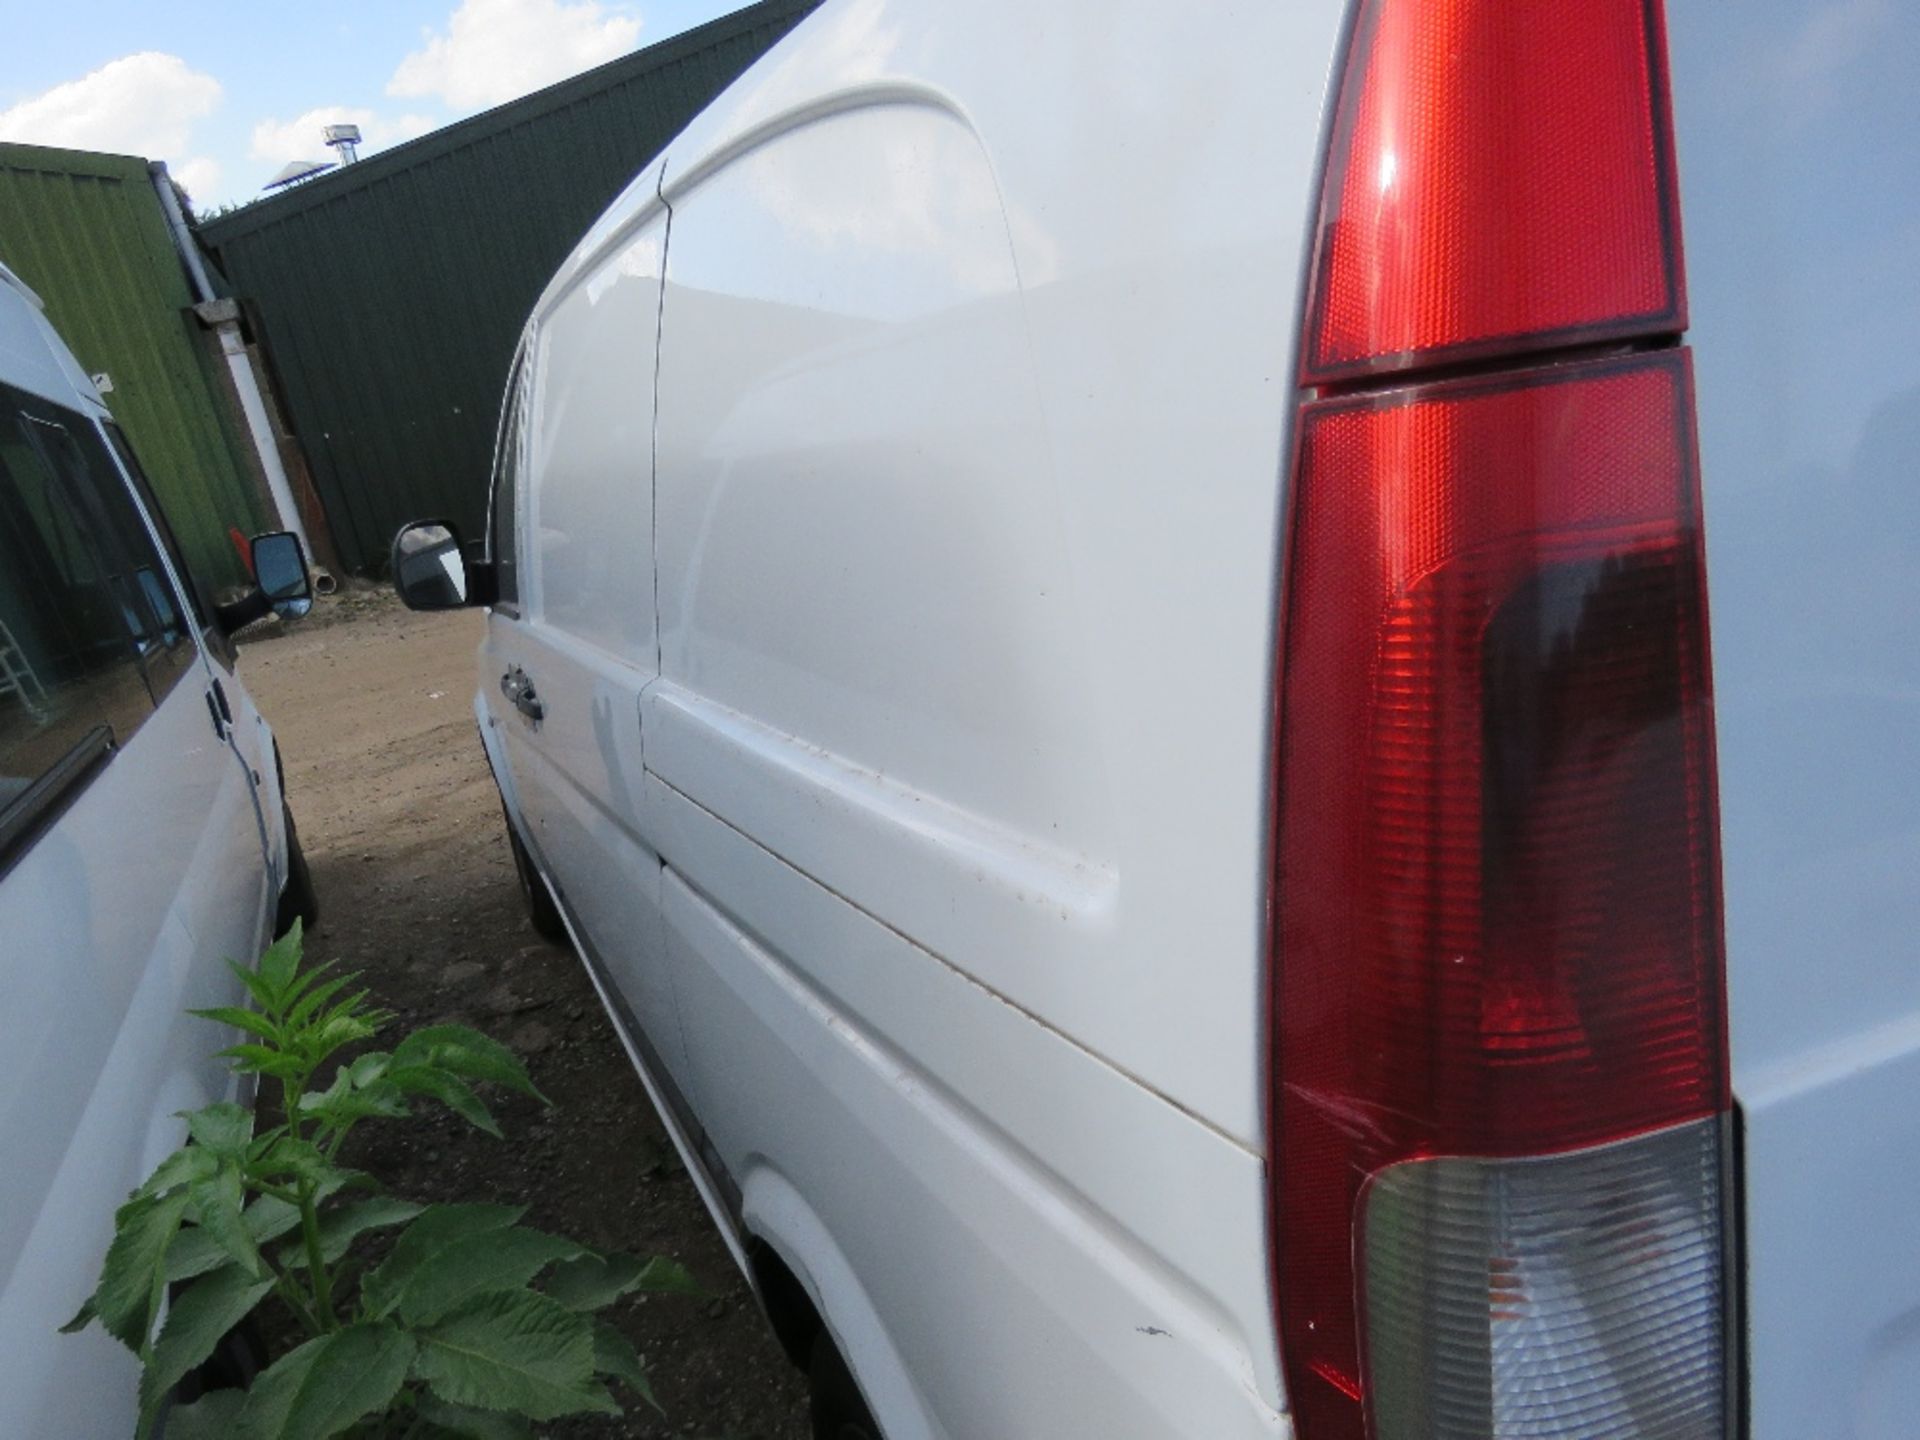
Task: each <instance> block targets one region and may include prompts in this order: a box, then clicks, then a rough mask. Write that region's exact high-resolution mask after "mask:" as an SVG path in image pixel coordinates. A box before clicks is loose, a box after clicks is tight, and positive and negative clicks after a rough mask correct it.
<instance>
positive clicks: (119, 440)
mask: <svg viewBox="0 0 1920 1440" xmlns="http://www.w3.org/2000/svg"><path fill="white" fill-rule="evenodd" d="M101 428H102V429H104V430H105V431H106V433H107V443H108V444H110V445H111V446H112V447H113V453H114V457H115V458H116V459H118V460H119V462H120V468H121V469H122V470H123V471H124V472H125V473H126V475H127V477H128V479H130V480H131V481H132V482H133V489H134V493H135V494H136V495H138V496H139V497H140V504H141V505H142V506H143V507H145V509H146V512H147V515H148V517H149V518H150V519H151V520H152V521H153V528H154V530H155V531H156V532H157V533H158V535H159V537H160V548H161V549H162V550H163V551H164V552H165V553H166V557H167V559H168V561H169V562H171V564H172V565H173V573H174V574H175V575H176V576H178V577H179V579H180V585H181V588H182V589H183V590H185V592H186V604H187V612H188V615H189V617H190V619H191V622H192V624H193V626H194V627H195V628H196V629H198V630H199V632H200V638H201V639H202V640H204V641H205V642H206V649H207V653H208V654H209V655H211V656H213V658H214V659H216V660H218V661H219V662H220V664H221V666H222V667H223V668H224V669H226V671H227V672H228V673H229V674H231V673H232V671H233V667H234V663H235V661H236V660H238V658H239V654H240V652H239V651H238V650H237V649H235V648H234V644H233V642H232V640H230V639H229V638H228V637H227V635H226V633H225V632H224V631H222V630H221V629H220V627H219V626H218V625H215V624H214V623H213V622H212V621H211V620H210V619H209V618H208V617H209V616H211V615H212V614H213V597H212V596H211V595H209V594H208V593H207V586H206V581H205V579H204V578H203V577H202V576H200V575H199V574H197V573H196V572H194V571H191V570H189V569H187V562H186V557H185V555H184V554H183V553H182V552H181V549H180V541H179V540H178V539H177V538H176V537H175V535H174V533H173V526H172V524H171V523H170V522H169V521H168V520H167V512H166V511H165V509H163V508H162V507H161V505H160V502H159V499H158V497H156V496H155V495H154V493H153V486H152V484H151V483H149V481H148V480H147V472H146V471H144V470H142V469H141V468H140V460H139V457H138V456H136V455H135V454H134V453H133V446H131V445H129V444H128V443H127V437H126V436H125V435H124V434H122V433H121V430H120V427H119V426H118V425H115V424H114V423H113V422H112V421H108V422H107V423H106V424H105V425H104V426H102V427H101Z"/></svg>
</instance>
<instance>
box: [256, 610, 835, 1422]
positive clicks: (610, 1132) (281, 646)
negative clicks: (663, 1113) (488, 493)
mask: <svg viewBox="0 0 1920 1440" xmlns="http://www.w3.org/2000/svg"><path fill="white" fill-rule="evenodd" d="M482 625H483V621H482V617H481V616H480V614H479V612H477V611H454V612H450V613H446V614H439V615H415V614H411V613H409V612H408V611H405V610H403V609H401V608H400V607H399V605H398V602H397V601H394V600H393V599H392V598H391V597H390V596H388V595H386V594H385V593H384V592H382V591H374V590H364V589H353V590H349V591H346V592H343V593H342V594H341V595H339V596H336V597H332V598H330V599H327V600H323V601H321V602H320V603H319V608H318V609H317V610H316V611H315V613H314V614H313V615H312V616H310V617H309V618H308V619H306V620H304V621H301V622H300V623H299V624H298V625H296V626H295V627H293V628H292V629H291V630H290V631H289V632H287V633H279V632H278V631H277V629H275V628H274V627H271V626H269V627H263V630H262V633H261V634H259V635H257V636H254V637H249V638H248V640H247V641H246V642H245V643H244V644H243V648H242V658H241V662H240V671H241V675H242V677H243V679H244V680H245V682H246V684H247V687H248V689H249V690H250V691H251V692H252V694H253V696H254V698H255V700H256V702H257V703H258V704H259V706H260V708H261V710H262V711H263V712H264V713H265V714H266V716H267V718H268V720H269V721H271V722H272V724H273V727H274V730H275V733H276V734H277V735H278V736H279V740H280V749H281V751H282V754H283V755H284V757H285V764H286V770H287V790H288V794H289V797H290V799H291V801H292V805H293V813H294V817H295V819H296V820H297V821H298V823H299V826H300V836H301V840H302V842H303V843H304V845H305V848H306V852H307V856H308V859H309V861H310V862H311V864H312V867H313V874H314V882H315V886H316V888H317V889H318V891H319V895H320V905H321V910H322V917H321V921H320V924H319V926H318V928H317V929H316V930H315V931H314V932H313V934H312V936H311V939H310V942H309V945H308V954H309V956H310V957H311V958H313V959H316V960H330V959H339V960H340V961H341V962H342V963H343V966H344V967H345V968H348V969H357V970H360V971H362V972H364V976H365V979H366V983H368V984H369V985H371V986H372V987H373V990H374V995H375V998H376V999H377V1000H378V1001H379V1002H380V1003H381V1004H383V1005H385V1006H387V1007H388V1008H390V1009H392V1010H394V1011H396V1012H398V1014H399V1017H400V1018H399V1020H398V1021H396V1022H395V1032H396V1033H399V1032H403V1031H404V1030H406V1029H410V1028H412V1027H414V1026H416V1025H426V1024H433V1023H436V1022H440V1021H447V1020H458V1021H460V1022H462V1023H465V1024H469V1025H473V1026H475V1027H476V1028H478V1029H481V1030H484V1031H486V1032H487V1033H488V1034H490V1035H493V1036H495V1037H496V1038H498V1039H501V1040H504V1041H505V1042H506V1043H508V1044H509V1045H511V1046H512V1047H513V1048H514V1049H515V1050H517V1051H519V1052H520V1054H521V1055H522V1057H523V1058H524V1059H525V1060H526V1062H527V1065H528V1068H529V1069H530V1070H531V1071H532V1072H533V1078H534V1081H535V1083H536V1084H538V1085H539V1086H540V1088H541V1089H542V1090H543V1091H545V1092H546V1093H547V1094H548V1095H549V1096H551V1097H552V1098H553V1100H554V1101H555V1106H554V1108H553V1109H552V1110H551V1111H543V1110H542V1109H541V1108H540V1107H539V1106H538V1105H536V1104H535V1103H534V1102H532V1101H523V1100H519V1099H517V1098H516V1099H510V1100H507V1099H503V1100H501V1101H500V1103H498V1104H497V1105H496V1106H495V1111H496V1114H497V1115H498V1116H499V1118H500V1121H501V1125H502V1128H503V1129H504V1130H505V1131H506V1134H507V1139H506V1141H505V1142H504V1143H502V1142H500V1141H496V1140H492V1139H490V1138H488V1137H487V1136H485V1135H482V1134H480V1133H478V1132H476V1131H473V1130H471V1129H468V1128H467V1127H465V1126H464V1125H463V1124H460V1123H458V1122H454V1121H451V1120H450V1119H449V1120H446V1121H443V1120H440V1119H437V1118H436V1119H431V1120H426V1119H423V1120H418V1121H412V1122H407V1123H404V1124H391V1125H386V1126H384V1127H377V1128H378V1132H379V1133H378V1134H376V1133H375V1132H374V1130H373V1129H370V1130H369V1131H367V1132H364V1133H366V1134H367V1136H368V1139H369V1140H370V1142H371V1143H368V1144H366V1145H364V1146H362V1147H361V1148H360V1149H359V1153H357V1154H356V1155H354V1156H353V1157H352V1158H353V1161H354V1163H355V1164H357V1165H360V1166H363V1167H365V1168H367V1169H369V1170H372V1171H373V1172H374V1173H376V1174H378V1175H379V1176H380V1177H381V1178H382V1179H384V1180H385V1181H386V1182H387V1183H388V1184H389V1185H390V1186H391V1187H392V1188H393V1189H394V1190H395V1191H396V1192H398V1193H400V1194H404V1195H408V1196H411V1197H414V1198H417V1199H428V1200H479V1199H487V1200H500V1201H507V1202H512V1203H521V1202H525V1203H527V1204H528V1205H530V1206H531V1214H530V1215H529V1217H528V1219H529V1222H530V1223H532V1224H535V1225H538V1226H540V1227H542V1228H544V1229H550V1230H554V1231H558V1232H559V1233H561V1234H565V1235H568V1236H572V1237H574V1238H576V1239H580V1240H583V1241H586V1242H587V1243H589V1244H592V1245H598V1246H605V1247H610V1248H618V1249H625V1250H629V1251H632V1252H634V1253H636V1254H642V1255H646V1254H665V1255H671V1256H673V1257H674V1258H676V1259H678V1260H680V1261H681V1262H682V1263H683V1264H685V1265H686V1266H688V1268H690V1269H691V1270H692V1271H693V1272H694V1274H695V1275H696V1276H697V1277H698V1278H699V1279H700V1281H701V1282H702V1283H703V1284H704V1285H705V1286H706V1287H707V1289H708V1291H709V1292H710V1293H709V1297H708V1298H706V1299H696V1300H689V1299H685V1298H680V1297H673V1296H655V1297H651V1298H648V1297H640V1298H638V1299H636V1300H634V1301H633V1302H631V1303H629V1304H627V1305H626V1306H625V1307H624V1308H622V1309H620V1310H617V1311H614V1312H611V1313H612V1314H613V1315H614V1318H615V1319H616V1320H617V1321H618V1322H619V1323H620V1324H621V1325H622V1327H623V1328H624V1329H625V1330H626V1331H627V1333H628V1334H629V1336H630V1337H631V1338H632V1339H633V1341H634V1344H635V1345H636V1347H637V1348H638V1349H639V1351H640V1353H641V1354H642V1355H643V1356H644V1357H645V1359H646V1363H647V1367H648V1369H649V1371H650V1373H651V1376H652V1380H653V1385H654V1391H655V1394H656V1395H657V1396H658V1397H659V1400H660V1403H661V1405H662V1406H663V1407H664V1408H665V1410H666V1412H667V1418H666V1419H664V1420H662V1419H660V1418H659V1417H657V1416H654V1415H652V1414H651V1413H650V1412H648V1413H645V1414H642V1413H639V1412H634V1413H630V1414H628V1415H627V1416H625V1417H622V1418H620V1419H612V1420H606V1419H599V1418H595V1419H591V1420H583V1421H567V1422H563V1423H561V1424H559V1425H555V1426H552V1427H550V1428H549V1430H548V1431H547V1432H546V1433H549V1434H551V1435H555V1436H566V1437H576V1436H577V1437H602V1436H615V1435H620V1436H649V1437H655V1436H684V1435H696V1436H707V1437H711V1440H804V1437H805V1436H806V1435H807V1434H808V1428H807V1424H806V1419H805V1414H806V1389H805V1385H804V1382H803V1381H802V1379H801V1377H800V1376H799V1375H798V1374H797V1373H796V1372H795V1371H794V1370H793V1369H792V1367H791V1366H789V1365H788V1364H787V1362H786V1360H785V1358H784V1357H783V1356H782V1355H781V1353H780V1351H779V1349H778V1347H777V1346H776V1345H775V1343H774V1340H773V1336H772V1334H771V1333H770V1332H769V1331H768V1329H767V1326H766V1322H765V1321H764V1320H763V1318H762V1317H761V1315H760V1312H759V1310H758V1308H757V1307H756V1306H755V1305H754V1303H753V1298H752V1296H751V1295H750V1294H749V1292H748V1290H747V1288H746V1285H745V1283H744V1282H743V1281H742V1280H741V1279H740V1276H739V1273H738V1272H737V1271H736V1270H735V1268H734V1266H733V1263H732V1261H731V1259H730V1258H729V1257H728V1255H727V1252H726V1249H725V1247H724V1246H723V1245H722V1243H721V1241H720V1237H719V1235H718V1234H717V1232H716V1231H715V1230H714V1228H713V1223H712V1221H711V1220H710V1219H709V1218H708V1216H707V1213H706V1211H705V1209H704V1208H703V1207H702V1205H701V1203H700V1198H699V1196H698V1194H697V1193H696V1192H695V1190H694V1187H693V1183H692V1181H691V1180H690V1179H689V1178H688V1176H687V1174H686V1172H685V1171H684V1170H683V1169H682V1167H681V1165H680V1163H679V1159H678V1157H677V1156H676V1154H675V1153H674V1150H673V1146H672V1143H671V1142H670V1141H669V1140H668V1139H667V1137H666V1135H665V1132H664V1131H663V1130H662V1129H661V1127H660V1122H659V1120H658V1118H657V1117H656V1116H655V1114H654V1112H653V1109H652V1106H651V1105H650V1104H649V1102H648V1100H647V1096H646V1092H645V1091H644V1090H643V1089H642V1088H641V1085H640V1082H639V1079H638V1078H637V1077H636V1076H635V1075H634V1073H633V1070H632V1067H631V1066H630V1065H629V1063H628V1061H627V1058H626V1054H625V1052H624V1051H623V1050H622V1049H621V1048H620V1044H619V1041H618V1040H617V1039H616V1038H615V1037H614V1033H613V1030H612V1028H611V1026H610V1025H609V1024H608V1021H607V1018H606V1016H605V1014H604V1013H603V1012H602V1010H601V1007H600V1004H599V1001H598V999H597V997H596V996H595V995H594V993H593V989H592V986H591V985H590V984H589V983H588V981H587V978H586V975H585V973H584V972H583V971H582V970H581V968H580V965H579V962H578V961H577V960H575V958H574V957H573V955H572V954H571V953H570V952H568V951H567V950H565V949H563V948H559V947H555V946H552V945H549V944H547V943H546V942H544V941H542V940H541V939H540V938H539V937H538V936H536V935H535V934H534V933H533V931H532V930H531V929H530V928H529V927H528V925H527V921H526V917H525V911H524V909H523V907H522V905H521V900H520V893H519V890H518V888H517V886H516V885H515V882H514V875H513V861H512V858H511V857H510V855H509V853H508V850H507V845H506V840H505V831H504V830H503V828H502V826H503V821H502V819H501V814H500V802H499V797H498V795H497V793H496V792H495V790H494V786H493V781H492V778H491V777H490V776H489V775H488V773H487V765H486V760H485V758H484V756H483V755H482V752H481V749H480V741H479V737H478V736H477V735H476V734H475V731H474V722H473V710H472V704H473V690H474V681H475V674H476V672H475V668H474V650H475V648H476V647H477V646H478V645H479V643H480V636H481V630H482ZM350 1148H351V1147H350Z"/></svg>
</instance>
